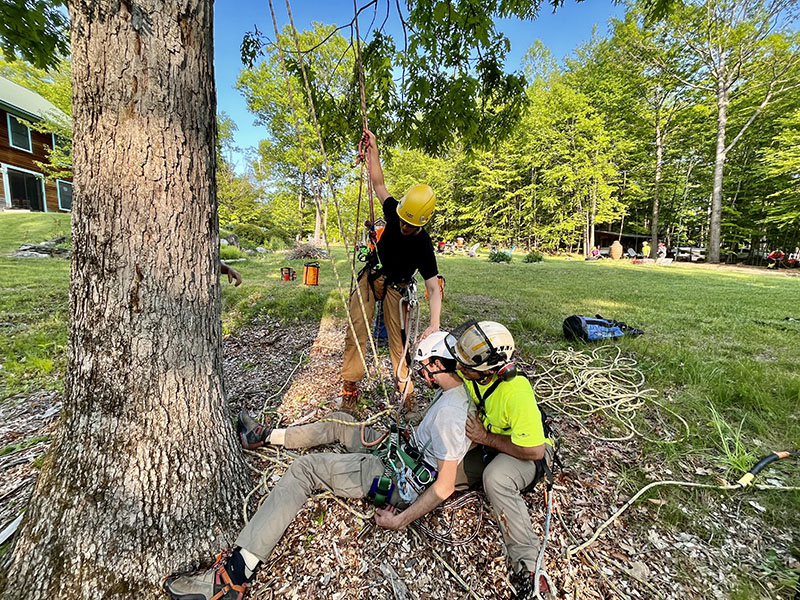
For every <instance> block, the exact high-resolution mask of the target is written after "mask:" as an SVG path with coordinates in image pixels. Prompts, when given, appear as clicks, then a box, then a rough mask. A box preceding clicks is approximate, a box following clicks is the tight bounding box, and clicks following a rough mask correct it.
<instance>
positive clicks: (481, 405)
mask: <svg viewBox="0 0 800 600" xmlns="http://www.w3.org/2000/svg"><path fill="white" fill-rule="evenodd" d="M501 383H503V382H502V381H501V380H500V379H499V378H498V379H495V380H494V383H492V385H490V386H489V388H488V389H487V390H486V392H485V393H483V394H481V389H480V388H479V387H478V382H477V381H473V382H472V389H473V391H474V392H475V397H476V398H477V399H478V417H479V418H480V419H481V420H483V418H484V417H485V416H486V399H487V398H488V397H489V396H491V395H492V394H493V393H494V391H495V390H496V389H497V388H498V387H499V385H500V384H501ZM491 427H492V426H491V425H489V426H488V428H487V430H488V431H490V432H491Z"/></svg>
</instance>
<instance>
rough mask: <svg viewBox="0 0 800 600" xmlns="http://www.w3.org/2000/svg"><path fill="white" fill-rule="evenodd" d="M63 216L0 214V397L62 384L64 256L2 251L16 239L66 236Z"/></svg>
mask: <svg viewBox="0 0 800 600" xmlns="http://www.w3.org/2000/svg"><path fill="white" fill-rule="evenodd" d="M69 217H70V216H69V215H68V214H42V213H0V399H2V398H4V397H6V396H8V395H10V394H13V393H17V392H21V391H25V390H34V389H40V388H46V389H54V388H55V389H58V388H60V387H61V385H62V382H61V376H62V374H63V371H64V349H65V347H66V343H67V318H68V304H69V297H68V291H69V261H67V260H64V259H57V258H39V259H32V258H8V257H7V255H8V254H9V253H10V252H13V251H14V250H15V249H16V248H17V247H18V246H19V245H20V244H24V243H38V242H43V241H45V240H48V239H52V238H55V237H60V236H69Z"/></svg>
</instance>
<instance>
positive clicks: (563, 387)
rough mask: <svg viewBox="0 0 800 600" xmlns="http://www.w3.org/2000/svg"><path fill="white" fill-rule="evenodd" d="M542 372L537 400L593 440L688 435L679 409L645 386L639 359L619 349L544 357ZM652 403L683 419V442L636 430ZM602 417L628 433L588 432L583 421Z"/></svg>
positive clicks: (535, 378) (536, 377)
mask: <svg viewBox="0 0 800 600" xmlns="http://www.w3.org/2000/svg"><path fill="white" fill-rule="evenodd" d="M545 360H546V361H548V362H549V366H547V367H546V368H545V369H544V370H543V371H538V370H535V369H534V372H533V373H532V374H531V385H532V386H533V391H534V393H535V394H536V398H537V401H538V402H539V403H540V404H543V405H545V406H547V407H548V408H549V409H551V410H552V411H553V412H554V413H557V414H562V415H564V416H566V417H568V418H570V419H572V420H573V421H575V422H576V423H577V424H578V426H579V427H580V428H581V429H582V430H583V431H584V432H586V433H587V434H588V435H589V436H590V437H592V438H594V439H596V440H600V441H605V442H622V441H626V440H629V439H631V438H633V436H634V435H638V436H639V437H641V438H643V439H645V440H648V441H653V442H662V443H671V444H675V443H679V442H681V441H683V440H685V439H686V437H688V435H689V424H688V423H687V422H686V420H685V419H684V418H683V417H681V416H680V415H679V414H677V413H676V412H675V411H673V410H671V409H669V408H667V407H666V406H663V405H662V404H661V403H660V402H658V401H657V400H656V399H655V396H656V394H657V392H656V390H654V389H651V388H647V387H645V376H644V373H643V372H642V371H641V369H639V368H638V366H637V364H638V363H637V361H636V359H634V358H632V357H630V356H623V355H622V350H620V348H618V347H617V346H600V347H599V348H594V349H592V350H590V351H584V350H573V349H572V348H569V349H568V350H554V351H553V352H551V353H550V354H549V355H547V356H546V357H545ZM648 403H650V404H651V405H654V406H656V407H657V409H658V410H664V411H666V412H668V413H670V414H671V415H673V416H674V417H675V418H676V419H678V420H679V421H680V422H681V424H682V428H683V429H684V431H685V434H684V435H682V436H681V437H680V438H677V436H673V439H669V440H664V439H659V440H652V439H650V438H648V437H647V436H645V435H643V434H642V433H641V432H639V431H638V430H637V429H636V426H635V425H634V419H635V418H636V415H637V412H638V411H639V410H640V409H642V408H643V407H645V406H646V405H647V404H648ZM597 414H599V415H603V416H604V417H606V418H607V419H609V420H611V421H613V422H615V423H617V424H618V425H619V426H620V427H622V429H623V433H622V435H621V436H618V437H604V436H600V435H597V434H596V433H594V432H593V431H591V430H589V429H588V428H587V427H586V425H585V424H584V420H585V419H587V418H589V417H592V416H594V415H597Z"/></svg>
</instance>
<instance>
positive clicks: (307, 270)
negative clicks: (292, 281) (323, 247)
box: [303, 262, 319, 285]
mask: <svg viewBox="0 0 800 600" xmlns="http://www.w3.org/2000/svg"><path fill="white" fill-rule="evenodd" d="M303 285H319V263H318V262H307V263H306V264H305V265H303Z"/></svg>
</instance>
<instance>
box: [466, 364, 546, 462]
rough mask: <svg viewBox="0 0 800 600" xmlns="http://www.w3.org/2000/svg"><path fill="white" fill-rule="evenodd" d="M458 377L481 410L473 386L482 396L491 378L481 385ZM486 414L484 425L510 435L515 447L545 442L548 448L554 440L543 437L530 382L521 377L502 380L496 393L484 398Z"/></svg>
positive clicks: (526, 446)
mask: <svg viewBox="0 0 800 600" xmlns="http://www.w3.org/2000/svg"><path fill="white" fill-rule="evenodd" d="M459 376H460V377H461V378H462V379H463V380H464V384H465V385H466V387H467V390H468V391H469V396H470V398H472V401H473V402H474V403H475V404H476V405H477V406H478V409H479V410H480V398H478V396H477V394H476V393H475V386H476V385H477V388H478V391H479V392H480V394H481V396H483V395H484V394H486V391H487V390H488V389H489V388H490V387H491V386H492V384H493V383H494V382H495V378H492V379H491V380H490V381H489V383H487V384H486V385H480V384H477V383H476V382H473V381H468V380H466V379H464V376H463V374H461V373H459ZM484 411H485V415H483V425H484V427H486V430H487V431H489V432H491V433H498V434H500V435H510V436H511V441H512V442H513V443H515V444H516V445H517V446H522V447H523V448H531V447H533V446H539V445H541V444H544V443H547V444H550V445H551V446H552V445H553V441H552V440H551V439H550V438H545V437H544V427H543V426H542V413H541V412H540V411H539V407H538V406H537V405H536V396H534V393H533V388H532V387H531V384H530V382H529V381H528V380H527V379H526V378H525V377H523V376H521V375H517V376H516V377H514V378H513V379H511V380H509V381H502V382H500V385H498V386H497V387H496V388H495V390H494V391H493V392H492V393H491V394H489V396H488V397H487V398H485V407H484Z"/></svg>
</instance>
